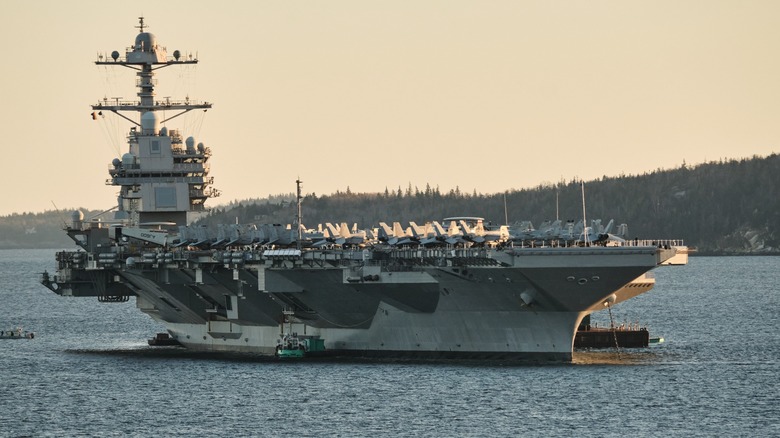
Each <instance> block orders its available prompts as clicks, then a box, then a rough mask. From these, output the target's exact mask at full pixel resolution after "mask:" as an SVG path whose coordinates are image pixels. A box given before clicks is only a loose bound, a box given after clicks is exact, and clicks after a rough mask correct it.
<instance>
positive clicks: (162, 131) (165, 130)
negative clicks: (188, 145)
mask: <svg viewBox="0 0 780 438" xmlns="http://www.w3.org/2000/svg"><path fill="white" fill-rule="evenodd" d="M160 135H161V136H163V137H166V136H168V128H167V127H166V126H163V127H162V128H160Z"/></svg>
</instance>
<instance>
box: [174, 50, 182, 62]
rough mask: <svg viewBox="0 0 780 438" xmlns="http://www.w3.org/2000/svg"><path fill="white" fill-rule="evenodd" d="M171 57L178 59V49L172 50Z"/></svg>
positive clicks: (179, 53)
mask: <svg viewBox="0 0 780 438" xmlns="http://www.w3.org/2000/svg"><path fill="white" fill-rule="evenodd" d="M173 57H174V58H176V60H177V61H178V60H179V58H181V52H179V51H178V50H174V51H173Z"/></svg>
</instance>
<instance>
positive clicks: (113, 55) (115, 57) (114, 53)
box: [111, 50, 119, 61]
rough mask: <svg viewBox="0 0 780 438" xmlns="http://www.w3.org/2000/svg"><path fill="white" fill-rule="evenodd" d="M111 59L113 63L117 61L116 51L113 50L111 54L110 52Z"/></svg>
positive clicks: (117, 53)
mask: <svg viewBox="0 0 780 438" xmlns="http://www.w3.org/2000/svg"><path fill="white" fill-rule="evenodd" d="M111 58H112V59H113V60H114V61H116V60H117V59H119V52H117V51H116V50H114V51H113V52H111Z"/></svg>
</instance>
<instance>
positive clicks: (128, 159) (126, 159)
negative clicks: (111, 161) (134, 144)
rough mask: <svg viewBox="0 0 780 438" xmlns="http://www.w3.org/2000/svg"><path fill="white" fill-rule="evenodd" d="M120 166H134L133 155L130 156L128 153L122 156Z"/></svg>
mask: <svg viewBox="0 0 780 438" xmlns="http://www.w3.org/2000/svg"><path fill="white" fill-rule="evenodd" d="M122 164H123V165H124V166H132V165H134V164H135V155H133V154H131V153H130V152H128V153H126V154H124V155H122Z"/></svg>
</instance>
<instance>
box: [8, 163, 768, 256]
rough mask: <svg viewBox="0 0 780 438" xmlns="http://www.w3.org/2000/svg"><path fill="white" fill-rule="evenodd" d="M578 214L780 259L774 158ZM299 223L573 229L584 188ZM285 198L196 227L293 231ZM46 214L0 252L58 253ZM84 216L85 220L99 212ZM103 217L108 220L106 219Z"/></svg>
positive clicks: (391, 204)
mask: <svg viewBox="0 0 780 438" xmlns="http://www.w3.org/2000/svg"><path fill="white" fill-rule="evenodd" d="M584 186H585V205H586V216H587V218H588V220H590V219H597V218H600V219H602V221H603V223H606V222H608V221H609V220H610V219H614V220H615V222H616V223H617V224H620V223H626V224H628V229H629V234H630V237H639V238H648V239H666V238H668V239H684V240H685V242H686V244H688V245H689V246H694V247H696V248H698V250H699V252H700V253H703V254H730V253H751V254H756V253H780V156H778V155H777V154H772V155H770V156H768V157H753V158H750V159H741V160H727V161H724V160H721V161H718V162H710V163H706V164H700V165H696V166H691V167H689V166H686V165H683V166H681V167H679V168H677V169H673V170H661V169H658V170H656V171H653V172H648V173H645V174H643V175H620V176H614V177H607V176H605V177H603V178H600V179H597V180H593V181H586V182H585V183H584ZM302 205H303V223H304V224H305V225H306V226H307V227H309V228H316V227H317V224H324V223H326V222H331V223H341V222H346V223H348V224H349V225H350V226H352V224H353V223H357V224H358V226H359V227H360V228H369V227H375V226H377V225H378V223H379V222H380V221H383V222H387V223H388V224H389V223H392V222H394V221H398V222H401V223H404V224H405V223H407V222H409V221H415V222H417V223H418V224H423V223H425V222H426V221H431V220H441V219H443V218H445V217H449V216H479V217H483V218H485V219H486V220H487V221H489V222H492V223H494V224H503V223H505V222H508V223H509V224H512V223H516V222H519V221H523V220H528V221H531V222H532V223H533V224H534V225H535V226H538V225H539V224H541V223H542V222H543V221H546V220H555V219H556V217H558V218H560V219H561V220H563V221H566V220H574V221H579V220H580V219H581V218H582V182H581V181H578V180H572V181H560V182H558V183H556V184H544V185H539V186H537V187H534V188H529V189H523V190H510V191H507V192H503V193H493V194H481V193H477V192H471V193H468V192H462V191H461V190H460V189H459V188H457V187H456V188H454V189H450V190H448V191H442V190H440V189H439V187H438V186H432V185H430V184H428V185H426V186H425V187H416V186H412V185H411V184H409V185H406V186H405V187H400V186H398V187H392V188H391V187H388V188H387V189H385V190H384V191H383V192H381V193H354V192H352V191H351V190H350V189H349V188H347V189H346V190H345V191H337V192H336V193H334V194H331V195H322V196H318V195H317V194H316V193H309V194H306V195H305V197H304V199H303V204H302ZM296 210H297V209H296V203H295V195H294V194H293V193H289V194H280V195H275V196H272V197H269V198H263V199H251V200H242V201H234V202H232V203H230V204H229V205H224V206H218V207H214V208H213V209H212V210H211V211H210V212H209V213H208V214H207V215H204V216H203V217H201V219H199V220H198V222H197V223H199V224H204V225H216V224H219V223H235V222H236V221H238V222H239V223H257V224H259V223H282V224H287V223H292V222H293V221H294V220H295V215H296ZM71 211H72V210H64V211H47V212H44V213H23V214H13V215H9V216H4V217H0V248H61V247H72V246H73V244H72V242H71V241H70V239H68V237H67V236H66V235H65V233H64V232H63V231H62V228H63V225H64V224H65V223H66V222H67V221H69V220H70V212H71ZM82 211H84V214H85V217H86V218H91V217H94V216H95V215H97V214H98V213H99V212H97V211H87V210H84V209H82ZM106 219H108V218H106Z"/></svg>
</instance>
